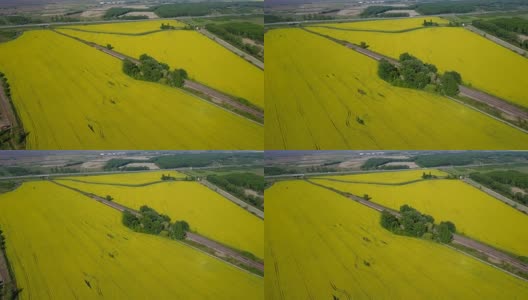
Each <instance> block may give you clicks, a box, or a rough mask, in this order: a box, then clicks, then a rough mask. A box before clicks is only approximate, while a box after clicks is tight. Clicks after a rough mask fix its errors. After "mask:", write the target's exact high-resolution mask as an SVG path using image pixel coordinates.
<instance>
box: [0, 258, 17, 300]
mask: <svg viewBox="0 0 528 300" xmlns="http://www.w3.org/2000/svg"><path fill="white" fill-rule="evenodd" d="M6 257H7V255H6V253H5V252H4V250H2V249H0V282H3V285H4V290H3V291H2V292H3V293H5V292H6V291H5V290H6V289H10V290H12V291H16V290H17V287H16V281H15V280H14V279H13V278H11V274H10V273H9V267H8V266H7V260H6ZM0 299H2V293H1V292H0ZM6 299H7V298H6Z"/></svg>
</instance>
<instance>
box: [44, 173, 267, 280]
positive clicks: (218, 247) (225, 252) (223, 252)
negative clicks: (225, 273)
mask: <svg viewBox="0 0 528 300" xmlns="http://www.w3.org/2000/svg"><path fill="white" fill-rule="evenodd" d="M51 182H53V183H55V184H57V185H59V186H62V187H64V188H67V189H70V190H72V191H75V192H78V193H81V194H83V195H84V196H87V197H89V198H91V199H93V200H95V201H97V202H100V203H102V204H105V205H107V206H109V207H111V208H113V209H116V210H118V211H120V212H124V211H128V212H130V213H132V214H133V215H135V216H136V217H141V213H140V212H138V211H136V210H134V209H131V208H128V207H126V206H124V205H121V204H119V203H116V202H113V201H108V200H106V199H104V198H102V197H99V196H97V195H94V194H91V193H87V192H84V191H81V190H79V189H76V188H73V187H69V186H67V185H64V184H62V183H59V182H56V181H51ZM186 239H187V240H190V241H193V242H195V243H198V244H200V245H203V246H206V247H207V248H209V249H212V250H214V252H215V254H216V255H218V256H220V257H225V256H227V257H230V258H232V259H234V260H236V261H238V262H240V263H241V264H243V265H246V266H250V267H253V268H256V269H258V270H260V271H262V272H264V263H260V262H256V261H253V260H250V259H248V258H246V257H245V256H243V255H241V254H240V253H238V252H236V251H234V250H232V249H230V248H228V247H226V246H224V245H222V244H220V243H218V242H216V241H214V240H211V239H208V238H206V237H204V236H201V235H198V234H196V233H192V232H187V236H186Z"/></svg>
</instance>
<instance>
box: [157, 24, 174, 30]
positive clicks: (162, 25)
mask: <svg viewBox="0 0 528 300" xmlns="http://www.w3.org/2000/svg"><path fill="white" fill-rule="evenodd" d="M160 29H161V30H170V29H176V27H175V26H172V25H171V24H170V23H167V24H165V23H161V26H160Z"/></svg>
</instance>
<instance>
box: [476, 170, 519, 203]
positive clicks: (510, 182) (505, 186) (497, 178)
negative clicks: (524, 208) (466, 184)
mask: <svg viewBox="0 0 528 300" xmlns="http://www.w3.org/2000/svg"><path fill="white" fill-rule="evenodd" d="M469 178H471V179H473V180H474V181H476V182H478V183H480V184H482V185H484V186H486V187H488V188H490V189H492V190H494V191H495V192H497V193H499V194H501V195H503V196H505V197H508V198H510V199H512V200H514V201H517V202H519V203H521V204H524V205H528V193H523V192H514V191H513V190H512V187H517V188H519V189H522V190H526V189H527V188H528V174H526V173H521V172H519V171H515V170H508V171H492V172H486V173H479V172H474V173H471V174H469Z"/></svg>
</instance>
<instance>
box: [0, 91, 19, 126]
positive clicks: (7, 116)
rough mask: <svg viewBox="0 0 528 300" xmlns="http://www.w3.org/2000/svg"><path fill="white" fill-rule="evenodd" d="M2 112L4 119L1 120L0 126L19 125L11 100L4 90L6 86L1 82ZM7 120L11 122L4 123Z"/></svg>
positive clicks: (0, 99)
mask: <svg viewBox="0 0 528 300" xmlns="http://www.w3.org/2000/svg"><path fill="white" fill-rule="evenodd" d="M0 110H1V111H0V113H1V115H2V120H1V121H0V127H1V126H5V125H10V126H11V127H17V126H18V122H17V119H16V117H15V113H14V112H13V108H12V107H11V102H10V101H9V98H7V95H6V93H5V91H4V87H3V86H2V84H0ZM5 121H7V122H9V123H8V124H3V123H4V122H5Z"/></svg>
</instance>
